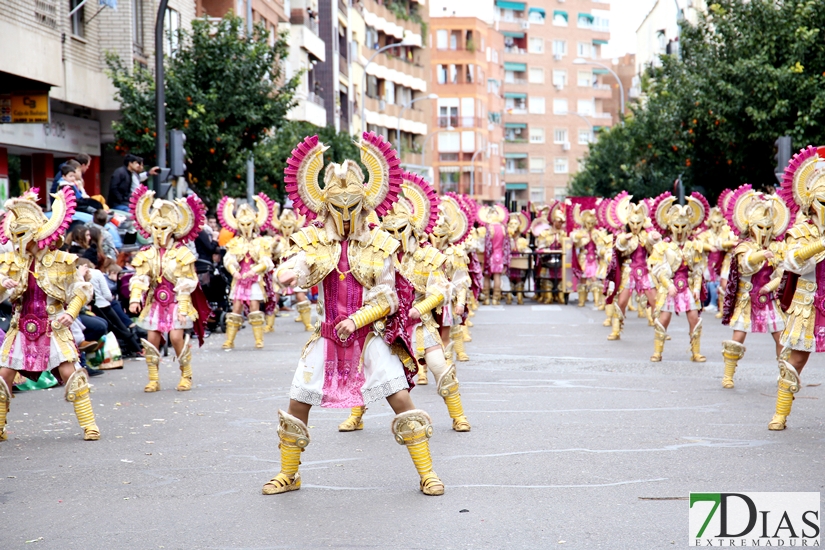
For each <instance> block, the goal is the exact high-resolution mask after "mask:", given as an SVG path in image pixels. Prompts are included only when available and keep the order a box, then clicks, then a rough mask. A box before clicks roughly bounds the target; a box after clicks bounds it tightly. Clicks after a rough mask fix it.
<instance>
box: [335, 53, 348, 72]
mask: <svg viewBox="0 0 825 550" xmlns="http://www.w3.org/2000/svg"><path fill="white" fill-rule="evenodd" d="M338 72H339V73H341V74H342V75H344V76H349V63H348V62H347V58H346V57H344V56H343V55H340V54H339V55H338Z"/></svg>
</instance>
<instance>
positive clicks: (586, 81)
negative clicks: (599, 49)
mask: <svg viewBox="0 0 825 550" xmlns="http://www.w3.org/2000/svg"><path fill="white" fill-rule="evenodd" d="M577 82H578V85H579V86H584V87H587V88H589V87H591V86H592V85H593V73H592V72H590V71H579V78H578V80H577Z"/></svg>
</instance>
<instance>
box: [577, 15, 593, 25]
mask: <svg viewBox="0 0 825 550" xmlns="http://www.w3.org/2000/svg"><path fill="white" fill-rule="evenodd" d="M579 19H587V20H588V21H590V22H591V23H592V22H593V19H594V17H593V16H592V15H590V14H589V13H579Z"/></svg>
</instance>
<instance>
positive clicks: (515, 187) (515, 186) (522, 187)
mask: <svg viewBox="0 0 825 550" xmlns="http://www.w3.org/2000/svg"><path fill="white" fill-rule="evenodd" d="M506 185H507V190H508V191H526V190H527V184H526V183H508V184H506Z"/></svg>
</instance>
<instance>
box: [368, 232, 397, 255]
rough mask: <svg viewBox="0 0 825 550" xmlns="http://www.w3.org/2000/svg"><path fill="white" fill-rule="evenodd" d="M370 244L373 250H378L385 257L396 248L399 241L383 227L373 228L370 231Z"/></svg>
mask: <svg viewBox="0 0 825 550" xmlns="http://www.w3.org/2000/svg"><path fill="white" fill-rule="evenodd" d="M370 246H372V248H373V250H375V251H376V252H379V251H380V252H381V253H382V255H383V256H384V257H385V258H386V257H387V256H389V255H390V254H392V253H394V252H395V251H396V250H398V247H399V246H401V243H399V242H398V241H397V240H395V239H394V238H393V237H392V235H390V234H389V233H387V232H386V231H384V230H383V229H374V230H373V232H372V238H371V239H370Z"/></svg>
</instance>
